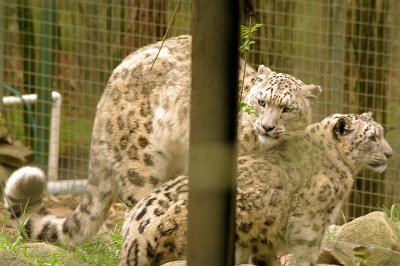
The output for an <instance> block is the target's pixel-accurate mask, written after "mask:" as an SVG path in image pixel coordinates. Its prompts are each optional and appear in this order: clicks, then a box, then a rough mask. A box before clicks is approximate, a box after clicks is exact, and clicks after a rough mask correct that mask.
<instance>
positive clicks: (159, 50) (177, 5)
mask: <svg viewBox="0 0 400 266" xmlns="http://www.w3.org/2000/svg"><path fill="white" fill-rule="evenodd" d="M180 3H181V0H179V1H178V3H177V4H176V7H175V10H174V14H173V15H172V19H171V21H170V22H169V25H168V28H167V31H166V32H165V34H164V37H163V40H162V43H161V46H160V49H158V52H157V55H156V58H154V60H153V63H152V64H151V67H150V71H151V70H152V69H153V66H154V64H155V63H156V61H157V58H158V56H159V54H160V52H161V48H162V47H163V45H164V42H165V39H167V35H168V33H169V30H170V29H171V26H172V23H173V22H174V20H175V16H176V13H177V12H178V7H179V4H180Z"/></svg>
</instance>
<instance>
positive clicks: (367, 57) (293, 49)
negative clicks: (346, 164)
mask: <svg viewBox="0 0 400 266" xmlns="http://www.w3.org/2000/svg"><path fill="white" fill-rule="evenodd" d="M177 3H178V0H168V1H167V0H152V1H150V0H136V1H135V0H63V1H55V0H45V1H43V0H30V1H28V0H16V1H6V0H0V70H1V71H0V81H1V82H2V83H4V84H8V85H9V86H11V87H12V88H14V89H16V90H18V91H19V92H20V93H22V94H27V93H37V94H39V95H40V100H39V102H38V103H37V104H36V105H35V106H32V108H33V112H34V115H35V127H36V134H33V130H32V126H31V123H30V122H29V117H28V115H27V113H26V112H24V111H23V109H22V108H21V106H13V107H8V106H7V107H6V106H3V107H2V108H1V109H2V113H3V116H4V117H5V118H6V121H7V125H8V128H9V129H10V131H11V134H12V135H13V137H15V138H18V139H21V140H23V142H24V143H25V145H27V146H30V147H32V149H34V150H35V157H36V162H37V163H38V164H39V165H40V166H42V167H44V168H46V167H47V164H46V162H47V155H48V150H47V146H48V127H49V115H50V113H49V106H50V104H51V103H50V98H49V97H48V96H49V95H50V92H51V91H52V90H57V91H58V92H60V93H61V95H62V96H63V105H62V114H61V132H60V157H59V169H58V175H59V179H84V178H86V173H87V165H88V156H89V146H90V137H91V129H92V123H93V118H94V114H95V108H96V104H97V101H98V100H99V97H100V96H101V93H102V91H103V88H104V86H105V84H106V82H107V79H108V77H109V75H110V73H111V71H112V69H113V68H114V67H115V66H116V65H118V63H119V62H120V61H121V60H122V59H123V58H124V57H125V56H126V55H128V54H129V53H130V52H132V51H134V50H135V49H136V48H138V47H141V46H143V45H146V44H149V43H152V42H155V41H158V40H160V39H161V38H162V36H163V35H164V34H165V32H166V28H167V26H168V24H169V22H170V21H171V19H172V15H173V11H174V9H175V7H176V5H177ZM254 6H255V8H256V12H255V16H254V18H253V21H254V22H255V23H263V24H265V27H263V28H261V29H260V30H259V31H258V32H257V34H256V36H255V40H256V45H255V46H254V47H253V50H252V52H251V54H250V55H249V60H250V63H251V64H252V65H253V66H257V65H259V64H265V65H267V66H269V67H270V68H271V69H273V70H275V71H279V72H287V73H290V74H292V75H294V76H296V77H298V78H300V79H301V80H303V81H304V82H305V83H314V84H320V85H321V86H322V88H323V93H322V94H321V96H320V98H319V100H318V103H317V105H316V106H315V108H314V121H318V120H320V119H321V118H323V117H325V116H327V115H330V114H332V113H337V112H340V113H348V112H353V113H361V112H364V111H370V110H371V111H373V112H374V117H375V119H376V120H377V121H378V122H380V123H382V124H383V125H384V127H385V130H386V136H387V139H388V141H389V142H390V144H391V146H392V147H393V149H394V152H395V154H394V156H393V158H392V159H391V160H390V163H389V167H388V169H387V171H386V172H385V173H384V174H381V175H378V174H373V173H371V172H369V171H363V172H362V173H361V174H360V175H359V176H358V177H357V179H356V182H355V185H354V188H353V193H352V195H351V196H350V199H349V203H348V204H347V205H346V206H345V208H344V212H345V214H346V215H347V216H348V218H353V217H357V216H360V215H362V214H365V213H367V212H370V211H372V210H375V209H377V207H378V205H381V204H383V205H386V206H390V205H391V204H393V203H396V202H397V203H398V202H400V160H399V159H400V87H399V86H400V85H399V84H400V66H399V64H400V49H399V48H400V47H399V46H400V2H399V1H397V0H266V1H265V0H264V1H263V0H257V1H254ZM243 23H244V24H246V23H247V21H246V20H244V21H243ZM190 28H191V1H189V0H181V3H180V6H179V9H178V12H177V15H176V18H175V21H174V24H173V27H172V29H171V31H170V33H169V36H175V35H179V34H190ZM221 34H223V33H221ZM1 94H3V96H6V95H12V93H10V92H8V91H7V90H3V91H1V92H0V95H1Z"/></svg>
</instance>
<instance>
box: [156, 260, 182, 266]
mask: <svg viewBox="0 0 400 266" xmlns="http://www.w3.org/2000/svg"><path fill="white" fill-rule="evenodd" d="M161 266H186V260H177V261H171V262H167V263H165V264H163V265H161Z"/></svg>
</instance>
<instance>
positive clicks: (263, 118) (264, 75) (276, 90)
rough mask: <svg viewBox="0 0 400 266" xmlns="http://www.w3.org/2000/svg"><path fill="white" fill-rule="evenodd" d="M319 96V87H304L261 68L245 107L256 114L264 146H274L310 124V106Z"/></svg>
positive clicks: (256, 128)
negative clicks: (286, 136)
mask: <svg viewBox="0 0 400 266" xmlns="http://www.w3.org/2000/svg"><path fill="white" fill-rule="evenodd" d="M320 93H321V87H320V86H318V85H313V84H310V85H307V84H304V83H303V82H302V81H301V80H299V79H297V78H295V77H293V76H291V75H289V74H285V73H276V72H273V71H271V70H270V69H269V68H267V67H265V66H263V65H261V66H260V67H259V68H258V76H257V81H256V82H255V84H254V85H253V87H252V88H251V89H250V92H249V94H248V96H247V97H246V103H247V104H248V105H250V106H251V107H253V109H254V111H255V112H256V114H257V118H256V121H255V123H254V128H255V131H256V132H257V134H258V139H259V140H260V141H261V143H263V144H264V145H268V144H270V143H272V144H273V145H274V144H275V143H277V142H279V140H280V139H281V137H282V135H283V134H284V133H285V132H286V131H292V130H303V129H305V128H306V126H307V125H309V124H310V122H311V106H312V105H313V103H314V101H315V99H316V97H318V95H319V94H320ZM273 145H270V146H273Z"/></svg>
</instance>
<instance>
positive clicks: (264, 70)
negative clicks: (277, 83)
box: [257, 65, 272, 79]
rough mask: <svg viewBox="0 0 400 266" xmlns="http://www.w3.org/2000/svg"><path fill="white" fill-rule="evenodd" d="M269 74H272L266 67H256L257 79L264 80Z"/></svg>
mask: <svg viewBox="0 0 400 266" xmlns="http://www.w3.org/2000/svg"><path fill="white" fill-rule="evenodd" d="M271 74H272V70H271V69H270V68H269V67H266V66H264V65H260V66H259V67H258V73H257V78H259V79H265V78H266V77H268V76H269V75H271Z"/></svg>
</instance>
